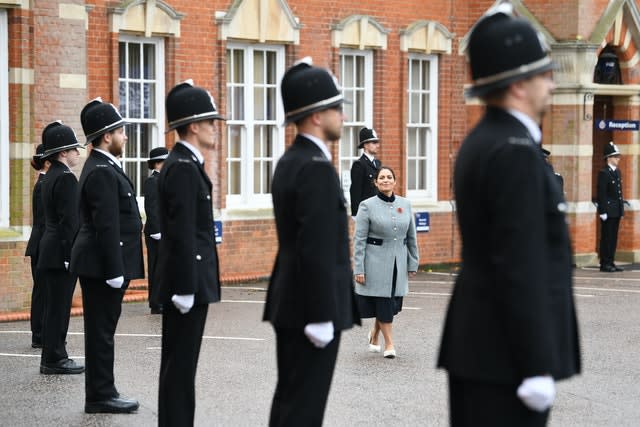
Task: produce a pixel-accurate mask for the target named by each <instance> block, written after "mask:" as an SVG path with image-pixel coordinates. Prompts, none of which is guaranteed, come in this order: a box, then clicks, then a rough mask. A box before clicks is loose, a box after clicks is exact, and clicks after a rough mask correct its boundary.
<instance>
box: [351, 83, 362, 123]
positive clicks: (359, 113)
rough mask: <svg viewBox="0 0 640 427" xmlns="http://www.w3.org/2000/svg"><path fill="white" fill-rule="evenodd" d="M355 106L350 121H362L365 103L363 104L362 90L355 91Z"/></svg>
mask: <svg viewBox="0 0 640 427" xmlns="http://www.w3.org/2000/svg"><path fill="white" fill-rule="evenodd" d="M355 108H356V116H355V117H354V118H353V119H351V121H353V122H364V109H365V105H364V91H363V90H359V91H358V92H356V102H355Z"/></svg>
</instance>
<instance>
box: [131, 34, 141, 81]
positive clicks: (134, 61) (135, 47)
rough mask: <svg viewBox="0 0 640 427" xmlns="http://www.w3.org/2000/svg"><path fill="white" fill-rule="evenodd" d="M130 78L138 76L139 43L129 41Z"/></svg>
mask: <svg viewBox="0 0 640 427" xmlns="http://www.w3.org/2000/svg"><path fill="white" fill-rule="evenodd" d="M128 77H129V78H130V79H139V78H140V45H139V44H137V43H129V76H128Z"/></svg>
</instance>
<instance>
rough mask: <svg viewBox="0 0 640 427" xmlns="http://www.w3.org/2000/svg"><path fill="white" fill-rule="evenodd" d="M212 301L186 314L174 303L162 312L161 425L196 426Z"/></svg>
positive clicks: (159, 411)
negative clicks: (203, 346) (199, 375)
mask: <svg viewBox="0 0 640 427" xmlns="http://www.w3.org/2000/svg"><path fill="white" fill-rule="evenodd" d="M208 311H209V305H208V304H200V305H194V306H193V307H192V308H191V310H189V312H187V313H185V314H182V313H180V312H179V311H178V309H176V308H175V306H174V305H173V304H165V305H164V306H163V311H162V358H161V361H160V387H159V390H158V391H159V396H158V425H159V426H161V427H164V426H180V427H182V426H185V427H187V426H192V425H193V418H194V413H195V409H196V390H195V383H196V369H197V367H198V357H199V356H200V345H201V343H202V334H203V332H204V325H205V323H206V321H207V312H208Z"/></svg>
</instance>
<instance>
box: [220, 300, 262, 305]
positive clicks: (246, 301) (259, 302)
mask: <svg viewBox="0 0 640 427" xmlns="http://www.w3.org/2000/svg"><path fill="white" fill-rule="evenodd" d="M220 302H243V303H246V304H264V301H251V300H232V299H223V300H220Z"/></svg>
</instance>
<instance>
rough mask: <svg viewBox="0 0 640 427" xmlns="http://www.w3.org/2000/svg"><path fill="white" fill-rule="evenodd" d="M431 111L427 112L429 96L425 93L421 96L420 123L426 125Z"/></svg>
mask: <svg viewBox="0 0 640 427" xmlns="http://www.w3.org/2000/svg"><path fill="white" fill-rule="evenodd" d="M430 114H431V111H430V110H429V94H428V93H425V94H423V95H422V118H421V120H420V122H421V123H424V124H428V123H429V122H430V119H431V116H430Z"/></svg>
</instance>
